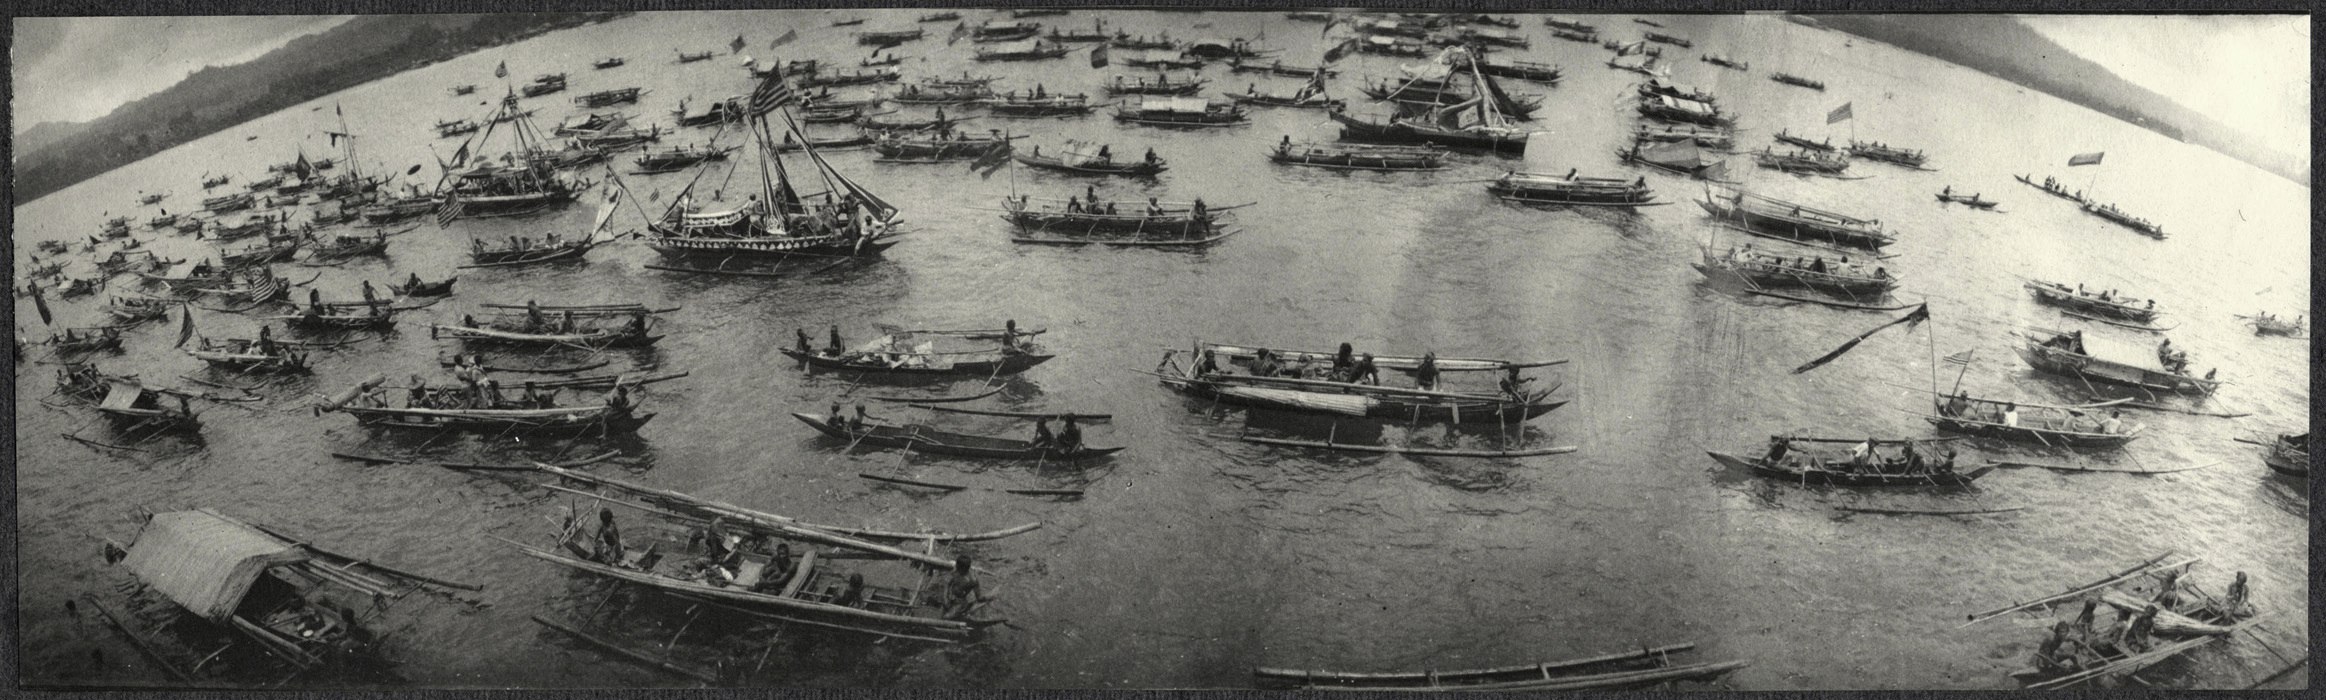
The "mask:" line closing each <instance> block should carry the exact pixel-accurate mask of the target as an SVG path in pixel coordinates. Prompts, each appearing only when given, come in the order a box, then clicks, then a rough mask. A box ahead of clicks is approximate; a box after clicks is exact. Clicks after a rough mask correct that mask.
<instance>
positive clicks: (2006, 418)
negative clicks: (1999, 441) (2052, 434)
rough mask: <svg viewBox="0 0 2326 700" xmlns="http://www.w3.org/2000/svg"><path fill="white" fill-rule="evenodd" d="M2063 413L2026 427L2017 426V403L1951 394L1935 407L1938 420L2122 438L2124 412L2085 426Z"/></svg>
mask: <svg viewBox="0 0 2326 700" xmlns="http://www.w3.org/2000/svg"><path fill="white" fill-rule="evenodd" d="M2064 412H2065V413H2066V414H2067V417H2066V418H2062V419H2060V420H2059V421H2058V422H2057V423H2054V422H2052V421H2042V423H2043V424H2042V425H2036V426H2028V425H2024V424H2023V423H2022V422H2021V421H2022V419H2021V417H2020V415H2019V404H2018V403H2017V402H2014V401H2001V402H1997V401H1987V400H1984V399H1974V398H1971V397H1970V393H1969V392H1964V391H1957V392H1955V395H1954V396H1951V397H1948V398H1947V400H1946V401H1945V402H1943V403H1940V404H1939V406H1938V413H1939V415H1942V416H1947V417H1950V418H1961V419H1964V420H1972V421H1979V422H1983V423H1993V424H1996V425H2001V426H2004V427H2008V428H2022V427H2034V428H2041V429H2046V430H2059V431H2063V432H2070V433H2099V434H2101V435H2122V434H2124V431H2125V427H2124V412H2123V411H2122V410H2118V409H2109V410H2108V417H2106V418H2091V419H2089V423H2087V422H2086V420H2087V419H2086V418H2085V417H2084V415H2083V413H2081V412H2078V411H2075V410H2072V409H2070V410H2065V411H2064Z"/></svg>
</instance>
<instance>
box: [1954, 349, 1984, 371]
mask: <svg viewBox="0 0 2326 700" xmlns="http://www.w3.org/2000/svg"><path fill="white" fill-rule="evenodd" d="M1977 352H1978V350H1975V349H1974V350H1964V351H1962V352H1958V353H1955V354H1952V355H1948V356H1946V363H1947V364H1950V365H1958V366H1963V367H1969V366H1971V358H1972V355H1973V354H1975V353H1977Z"/></svg>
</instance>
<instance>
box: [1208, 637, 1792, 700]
mask: <svg viewBox="0 0 2326 700" xmlns="http://www.w3.org/2000/svg"><path fill="white" fill-rule="evenodd" d="M1695 646H1696V645H1695V644H1692V643H1691V644H1673V645H1666V646H1661V647H1654V648H1642V649H1639V650H1637V651H1628V652H1621V653H1615V654H1606V655H1602V656H1595V657H1589V658H1582V659H1572V660H1567V661H1551V662H1545V663H1538V664H1528V665H1522V666H1506V667H1501V668H1482V669H1468V670H1447V671H1408V672H1388V673H1367V672H1350V671H1312V670H1305V669H1284V668H1255V669H1252V675H1253V677H1254V678H1255V679H1256V680H1258V681H1259V683H1260V685H1262V686H1263V687H1268V688H1296V689H1305V690H1375V691H1422V692H1430V691H1485V690H1584V689H1609V688H1622V687H1633V686H1638V685H1648V684H1653V683H1661V682H1666V681H1673V680H1683V679H1692V678H1699V679H1700V678H1711V677H1714V676H1718V675H1720V674H1722V673H1726V672H1728V671H1732V670H1735V669H1738V668H1743V667H1744V666H1745V665H1746V662H1744V661H1724V662H1715V663H1695V664H1681V665H1671V659H1670V656H1671V655H1672V654H1675V653H1679V652H1685V651H1687V650H1689V649H1693V648H1695Z"/></svg>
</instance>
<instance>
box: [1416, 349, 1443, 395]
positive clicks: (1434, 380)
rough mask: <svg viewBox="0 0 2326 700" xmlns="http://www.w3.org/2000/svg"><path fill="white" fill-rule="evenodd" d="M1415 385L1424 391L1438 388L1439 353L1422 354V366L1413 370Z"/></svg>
mask: <svg viewBox="0 0 2326 700" xmlns="http://www.w3.org/2000/svg"><path fill="white" fill-rule="evenodd" d="M1413 386H1414V388H1416V389H1420V390H1423V391H1430V390H1434V389H1436V388H1438V354H1437V353H1435V352H1429V353H1423V354H1422V356H1421V366H1420V367H1417V368H1415V369H1414V370H1413Z"/></svg>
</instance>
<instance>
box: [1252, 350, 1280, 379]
mask: <svg viewBox="0 0 2326 700" xmlns="http://www.w3.org/2000/svg"><path fill="white" fill-rule="evenodd" d="M1277 371H1278V367H1277V365H1276V354H1275V353H1272V352H1269V351H1268V350H1267V349H1266V348H1262V349H1260V350H1258V351H1256V352H1254V353H1253V354H1252V376H1255V377H1273V376H1276V372H1277Z"/></svg>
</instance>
